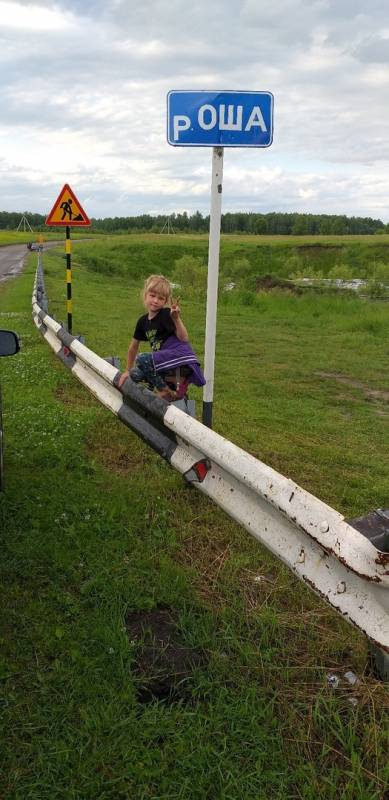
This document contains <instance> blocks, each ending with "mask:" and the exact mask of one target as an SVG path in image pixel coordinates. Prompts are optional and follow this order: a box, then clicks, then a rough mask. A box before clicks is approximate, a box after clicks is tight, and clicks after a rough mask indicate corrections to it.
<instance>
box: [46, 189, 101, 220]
mask: <svg viewBox="0 0 389 800" xmlns="http://www.w3.org/2000/svg"><path fill="white" fill-rule="evenodd" d="M45 224H46V225H62V226H65V227H66V225H69V226H70V225H71V226H73V225H77V226H78V227H81V226H82V225H90V224H91V223H90V220H89V219H88V217H87V215H86V214H85V211H84V209H83V207H82V205H81V203H80V202H79V201H78V200H77V197H76V195H75V194H74V192H72V190H71V188H70V186H69V184H68V183H65V186H64V187H63V189H62V191H61V192H60V194H59V196H58V198H57V200H56V201H55V203H54V205H53V208H52V209H51V211H50V214H49V216H48V217H47V219H46V223H45Z"/></svg>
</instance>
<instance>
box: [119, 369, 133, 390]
mask: <svg viewBox="0 0 389 800" xmlns="http://www.w3.org/2000/svg"><path fill="white" fill-rule="evenodd" d="M129 374H130V372H129V370H128V369H126V371H125V372H122V374H121V376H120V378H119V383H118V389H121V388H122V386H123V383H124V381H126V380H127V378H128V377H129Z"/></svg>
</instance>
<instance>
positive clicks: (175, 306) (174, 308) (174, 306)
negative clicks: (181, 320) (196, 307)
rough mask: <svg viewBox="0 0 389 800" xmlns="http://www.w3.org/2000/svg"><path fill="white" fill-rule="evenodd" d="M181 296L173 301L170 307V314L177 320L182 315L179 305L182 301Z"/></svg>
mask: <svg viewBox="0 0 389 800" xmlns="http://www.w3.org/2000/svg"><path fill="white" fill-rule="evenodd" d="M180 299H181V298H180V297H177V300H173V301H172V307H171V309H170V316H171V317H172V318H173V319H174V320H176V319H178V317H179V316H180V311H181V310H180V306H179V305H178V304H179V302H180Z"/></svg>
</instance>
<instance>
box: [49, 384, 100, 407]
mask: <svg viewBox="0 0 389 800" xmlns="http://www.w3.org/2000/svg"><path fill="white" fill-rule="evenodd" d="M54 397H55V398H56V399H57V400H59V401H60V402H61V403H63V404H64V405H65V406H73V407H74V406H76V407H79V406H83V407H84V408H85V407H87V406H90V405H91V404H93V403H94V402H96V401H95V400H94V398H93V397H92V396H91V394H90V392H88V391H87V389H84V387H83V386H81V385H80V384H78V383H72V384H71V386H68V385H67V384H64V383H60V384H58V386H56V388H55V391H54Z"/></svg>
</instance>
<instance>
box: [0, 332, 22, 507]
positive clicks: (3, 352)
mask: <svg viewBox="0 0 389 800" xmlns="http://www.w3.org/2000/svg"><path fill="white" fill-rule="evenodd" d="M19 350H20V343H19V337H18V335H17V334H16V333H15V332H14V331H1V330H0V356H13V355H15V353H18V352H19ZM3 440H4V437H3V419H2V414H1V387H0V491H1V490H2V489H3V488H4V462H3Z"/></svg>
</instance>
